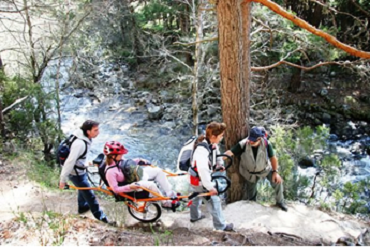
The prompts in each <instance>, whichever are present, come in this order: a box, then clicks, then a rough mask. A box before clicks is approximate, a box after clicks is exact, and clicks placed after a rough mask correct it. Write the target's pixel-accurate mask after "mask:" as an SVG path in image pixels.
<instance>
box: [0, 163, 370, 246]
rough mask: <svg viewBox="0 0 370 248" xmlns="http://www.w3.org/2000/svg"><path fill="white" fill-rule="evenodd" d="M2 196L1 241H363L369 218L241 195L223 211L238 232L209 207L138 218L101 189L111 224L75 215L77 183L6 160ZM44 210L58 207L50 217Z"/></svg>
mask: <svg viewBox="0 0 370 248" xmlns="http://www.w3.org/2000/svg"><path fill="white" fill-rule="evenodd" d="M0 198H1V201H0V245H3V244H7V245H8V244H10V245H31V244H32V245H60V244H63V245H100V246H105V245H136V246H142V245H179V246H180V245H181V246H185V245H200V246H202V245H207V246H209V245H216V246H217V245H223V246H229V245H273V246H277V245H284V246H298V245H305V246H307V245H318V244H327V245H328V244H335V243H338V240H339V239H340V238H342V239H345V242H347V243H345V244H358V242H359V240H358V239H357V237H358V236H359V235H360V234H361V233H362V232H363V233H365V234H366V233H367V234H368V233H369V232H368V231H367V229H366V225H367V227H368V223H363V222H360V221H358V220H356V219H354V218H352V217H349V216H345V215H338V214H336V217H332V216H329V215H328V214H326V213H323V212H321V211H318V210H314V209H309V208H307V207H305V206H302V205H291V206H290V209H289V211H288V213H285V212H283V211H281V210H279V209H276V208H273V207H269V206H262V205H260V204H257V203H250V202H243V201H242V202H237V203H233V204H230V205H228V206H227V207H226V208H225V210H224V214H225V218H226V219H227V220H228V221H231V222H233V223H234V225H235V229H236V232H234V233H225V232H220V231H213V228H212V220H211V217H210V216H209V214H208V213H207V211H204V212H205V213H206V215H207V218H206V219H204V220H202V221H200V222H199V223H194V224H193V223H190V221H189V213H188V212H186V211H185V212H176V213H172V212H167V211H164V213H163V214H162V218H161V220H160V221H159V222H157V223H155V224H153V225H149V224H143V223H140V222H138V221H136V220H135V219H133V218H132V217H131V216H130V215H129V214H128V212H127V210H126V207H125V206H124V205H123V204H122V203H115V202H114V201H111V200H108V199H104V196H99V197H98V198H99V203H100V205H101V206H102V208H103V210H104V211H105V213H106V214H107V216H109V218H110V219H111V220H115V221H117V223H118V226H119V227H112V226H109V225H106V224H104V223H102V222H100V221H97V220H95V219H94V218H93V216H92V214H91V212H88V213H86V214H85V215H76V211H77V202H76V201H77V200H76V198H77V196H76V192H75V191H74V190H71V191H63V192H61V191H59V190H55V191H50V190H46V189H44V188H43V187H41V186H40V185H38V184H37V183H35V182H32V181H30V180H28V179H27V177H26V176H25V171H21V170H18V169H16V167H15V166H13V165H10V164H4V163H3V164H2V165H0ZM46 211H49V212H53V213H60V215H59V216H54V217H50V216H49V215H47V214H45V212H46ZM321 218H322V219H321ZM16 219H18V220H17V221H16ZM305 226H306V228H305ZM312 229H315V230H312ZM328 230H330V232H328ZM366 231H367V232H366ZM368 236H369V237H368ZM364 237H365V241H363V240H361V242H367V241H366V238H368V240H369V241H370V235H367V236H366V235H365V236H364ZM339 242H341V241H339ZM367 244H368V245H369V244H370V242H369V243H367Z"/></svg>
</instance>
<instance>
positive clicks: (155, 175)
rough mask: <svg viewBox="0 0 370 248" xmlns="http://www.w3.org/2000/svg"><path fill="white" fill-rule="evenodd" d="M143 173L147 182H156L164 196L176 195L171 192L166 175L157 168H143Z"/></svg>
mask: <svg viewBox="0 0 370 248" xmlns="http://www.w3.org/2000/svg"><path fill="white" fill-rule="evenodd" d="M143 169H144V171H145V173H147V175H148V177H149V180H154V181H156V182H157V183H158V184H159V186H160V187H161V189H162V190H163V191H164V192H165V194H166V196H168V197H172V196H175V195H176V193H175V192H174V191H173V190H172V186H171V184H170V183H169V182H168V180H167V177H166V174H165V173H164V172H163V171H162V169H161V168H158V167H155V168H153V167H150V166H143Z"/></svg>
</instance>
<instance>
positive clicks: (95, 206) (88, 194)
mask: <svg viewBox="0 0 370 248" xmlns="http://www.w3.org/2000/svg"><path fill="white" fill-rule="evenodd" d="M69 179H70V180H71V181H72V183H73V184H74V185H75V186H76V187H81V188H82V187H83V188H86V187H91V186H90V183H89V181H88V180H87V174H86V173H85V174H83V175H79V176H74V175H69ZM77 201H78V208H86V207H87V206H89V208H90V210H91V212H92V214H93V215H94V217H95V218H97V219H98V220H101V219H103V218H104V217H106V216H105V214H104V213H103V211H102V210H101V209H100V207H99V203H98V201H97V200H96V197H95V194H94V192H93V191H92V190H78V198H77Z"/></svg>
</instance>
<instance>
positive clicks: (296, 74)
mask: <svg viewBox="0 0 370 248" xmlns="http://www.w3.org/2000/svg"><path fill="white" fill-rule="evenodd" d="M292 70H293V74H292V77H291V78H290V84H289V87H288V90H289V91H290V92H292V93H296V92H298V89H299V88H300V87H301V83H302V81H301V74H302V70H301V69H298V68H293V69H292Z"/></svg>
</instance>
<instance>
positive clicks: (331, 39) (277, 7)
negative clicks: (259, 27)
mask: <svg viewBox="0 0 370 248" xmlns="http://www.w3.org/2000/svg"><path fill="white" fill-rule="evenodd" d="M244 1H246V2H257V3H261V4H263V5H265V6H266V7H268V8H269V9H270V10H272V11H274V12H275V13H277V14H278V15H281V16H283V17H284V18H286V19H288V20H290V21H292V22H293V23H294V24H295V25H297V26H299V27H301V28H303V29H306V30H307V31H309V32H311V33H313V34H314V35H317V36H320V37H322V38H324V39H325V40H326V41H327V42H328V43H330V44H332V45H333V46H335V47H337V48H339V49H341V50H343V51H345V52H347V53H349V54H351V55H353V56H356V57H360V58H364V59H370V52H366V51H361V50H358V49H356V48H354V47H351V46H349V45H347V44H344V43H342V42H340V41H339V40H337V38H335V37H334V36H332V35H330V34H328V33H325V32H324V31H322V30H320V29H317V28H315V27H313V26H311V25H310V24H309V23H308V22H306V21H305V20H302V19H301V18H299V17H297V16H295V15H293V14H291V13H288V12H287V11H285V10H284V9H283V8H282V7H281V6H280V5H278V4H276V3H274V2H272V1H270V0H244Z"/></svg>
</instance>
